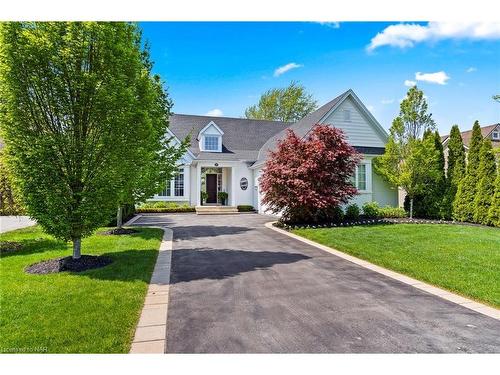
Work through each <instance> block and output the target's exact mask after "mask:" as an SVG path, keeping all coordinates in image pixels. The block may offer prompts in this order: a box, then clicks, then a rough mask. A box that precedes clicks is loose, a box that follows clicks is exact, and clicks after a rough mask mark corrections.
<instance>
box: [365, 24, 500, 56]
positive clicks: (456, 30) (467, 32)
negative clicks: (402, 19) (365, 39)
mask: <svg viewBox="0 0 500 375" xmlns="http://www.w3.org/2000/svg"><path fill="white" fill-rule="evenodd" d="M443 39H476V40H479V39H500V22H429V23H428V24H427V25H417V24H414V23H400V24H396V25H390V26H388V27H386V28H385V29H384V30H383V31H382V32H380V33H378V34H377V35H375V36H374V37H373V38H372V39H371V41H370V44H369V45H368V46H367V47H366V49H367V51H368V52H371V51H373V50H375V49H376V48H378V47H381V46H386V45H387V46H393V47H399V48H407V47H413V46H414V45H415V44H416V43H420V42H423V41H426V40H432V41H437V40H443Z"/></svg>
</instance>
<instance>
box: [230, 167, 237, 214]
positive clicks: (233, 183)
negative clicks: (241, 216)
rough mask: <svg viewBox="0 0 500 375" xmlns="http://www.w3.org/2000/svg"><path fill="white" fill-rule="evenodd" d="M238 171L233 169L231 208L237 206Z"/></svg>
mask: <svg viewBox="0 0 500 375" xmlns="http://www.w3.org/2000/svg"><path fill="white" fill-rule="evenodd" d="M236 191H237V190H236V171H235V168H234V167H231V206H236Z"/></svg>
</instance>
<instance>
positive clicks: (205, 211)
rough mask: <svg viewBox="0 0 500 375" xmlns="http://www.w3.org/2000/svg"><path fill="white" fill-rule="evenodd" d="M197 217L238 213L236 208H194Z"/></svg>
mask: <svg viewBox="0 0 500 375" xmlns="http://www.w3.org/2000/svg"><path fill="white" fill-rule="evenodd" d="M195 210H196V214H197V215H223V214H234V213H238V208H237V207H236V206H196V207H195Z"/></svg>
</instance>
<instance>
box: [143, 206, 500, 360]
mask: <svg viewBox="0 0 500 375" xmlns="http://www.w3.org/2000/svg"><path fill="white" fill-rule="evenodd" d="M268 221H270V218H268V217H265V216H261V215H256V214H247V215H227V216H196V215H192V214H177V215H168V216H166V215H151V216H143V217H142V218H140V219H139V220H137V221H136V222H135V223H134V225H156V226H168V227H170V228H172V229H173V232H174V242H173V255H172V270H171V272H172V273H171V278H170V282H171V285H170V296H169V307H168V321H167V348H166V351H167V352H169V353H297V352H312V353H320V352H327V353H346V352H347V353H349V352H356V353H357V352H362V353H373V352H375V353H412V352H419V353H426V352H446V353H455V352H458V353H464V352H497V353H498V352H500V336H499V334H498V333H499V332H500V322H499V321H497V320H495V319H493V318H490V317H487V316H484V315H482V314H480V313H477V312H475V311H472V310H469V309H467V308H465V307H462V306H459V305H457V304H454V303H452V302H450V301H446V300H443V299H441V298H439V297H437V296H434V295H431V294H428V293H426V292H425V291H422V290H419V289H416V288H414V287H412V286H410V285H407V284H403V283H401V282H399V281H396V280H393V279H391V278H389V277H386V276H384V275H381V274H378V273H376V272H373V271H371V270H369V269H366V268H363V267H361V266H358V265H356V264H353V263H351V262H349V261H346V260H344V259H341V258H339V257H337V256H335V255H333V254H329V253H326V252H324V251H321V250H319V249H317V248H315V247H312V246H310V245H307V244H304V243H302V242H300V241H297V240H295V239H293V238H290V237H288V236H285V235H282V234H280V233H277V232H275V231H273V230H271V229H268V228H265V227H264V223H265V222H268Z"/></svg>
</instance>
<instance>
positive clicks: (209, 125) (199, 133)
mask: <svg viewBox="0 0 500 375" xmlns="http://www.w3.org/2000/svg"><path fill="white" fill-rule="evenodd" d="M211 126H214V127H215V129H217V131H218V132H219V133H220V135H224V132H223V131H222V129H221V128H219V127H218V126H217V124H216V123H215V122H213V121H210V122H209V123H208V124H206V125H205V126H204V127H203V129H201V130H200V131H199V132H198V139H200V136H201V135H202V134H203V133H204V132H205V130H207V129H208V128H209V127H211Z"/></svg>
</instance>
